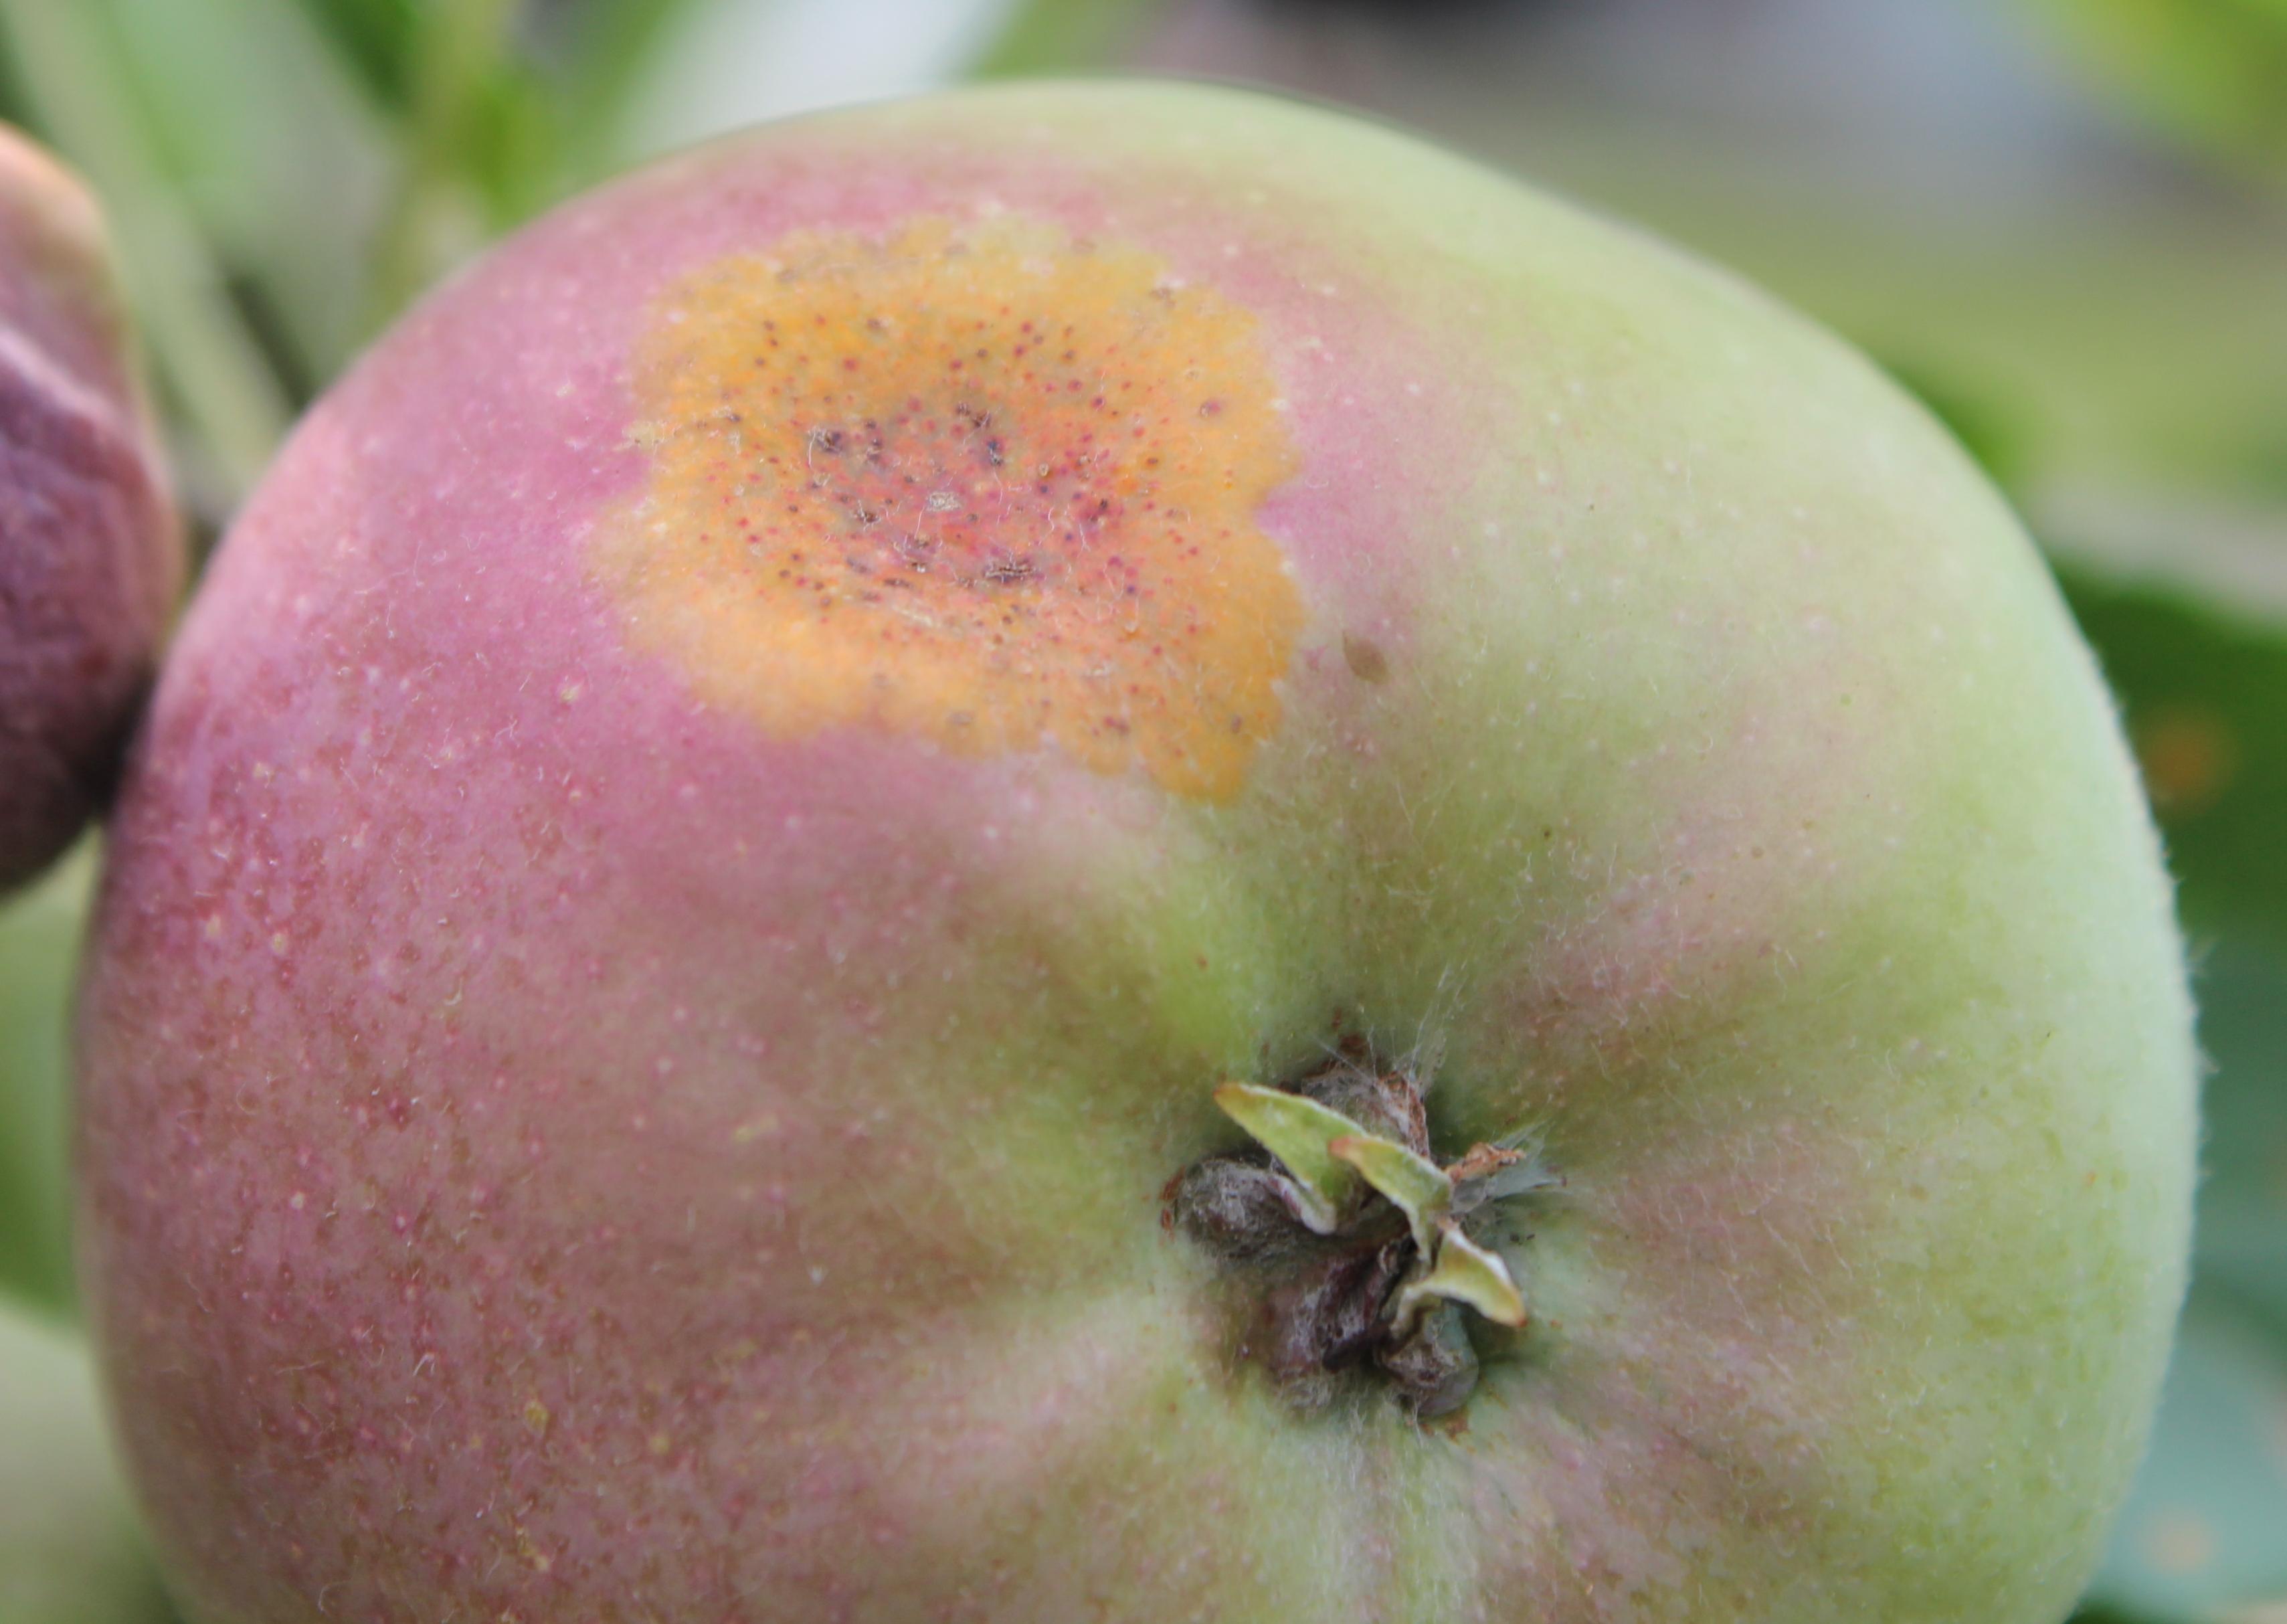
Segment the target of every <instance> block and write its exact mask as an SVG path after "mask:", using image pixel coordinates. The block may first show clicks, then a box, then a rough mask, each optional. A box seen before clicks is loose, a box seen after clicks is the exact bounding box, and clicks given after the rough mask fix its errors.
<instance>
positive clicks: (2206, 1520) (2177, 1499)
mask: <svg viewBox="0 0 2287 1624" xmlns="http://www.w3.org/2000/svg"><path fill="white" fill-rule="evenodd" d="M2196 986H2197V991H2198V994H2199V997H2200V1010H2201V1013H2200V1036H2201V1041H2202V1043H2203V1045H2204V1048H2205V1050H2206V1051H2207V1053H2208V1056H2209V1058H2210V1060H2211V1062H2212V1066H2213V1067H2214V1074H2213V1076H2212V1079H2211V1080H2210V1081H2209V1084H2208V1088H2207V1090H2206V1097H2205V1099H2204V1110H2205V1114H2206V1119H2207V1134H2206V1145H2205V1152H2204V1164H2205V1165H2204V1172H2205V1177H2204V1181H2203V1183H2202V1184H2201V1189H2200V1197H2199V1226H2198V1230H2197V1232H2196V1242H2195V1257H2194V1285H2193V1289H2192V1297H2191V1302H2190V1303H2189V1305H2188V1308H2187V1310H2186V1313H2185V1318H2184V1325H2183V1330H2182V1335H2181V1338H2180V1342H2179V1343H2178V1346H2177V1352H2176V1359H2175V1363H2174V1364H2173V1366H2172V1367H2171V1369H2170V1372H2169V1375H2168V1384H2167V1390H2166V1392H2165V1394H2164V1397H2163V1398H2162V1401H2161V1407H2160V1415H2159V1420H2158V1422H2157V1424H2156V1428H2155V1430H2154V1434H2153V1442H2152V1448H2151V1453H2150V1454H2149V1456H2148V1457H2147V1459H2146V1461H2145V1464H2144V1468H2143V1470H2142V1471H2141V1473H2140V1474H2139V1476H2138V1477H2137V1480H2136V1484H2135V1486H2134V1488H2133V1490H2132V1492H2131V1493H2130V1497H2129V1502H2128V1505H2127V1508H2126V1509H2125V1511H2124V1513H2123V1514H2122V1517H2121V1520H2120V1523H2119V1525H2118V1526H2117V1529H2116V1531H2115V1533H2114V1538H2113V1544H2112V1549H2111V1550H2110V1552H2109V1555H2108V1557H2107V1558H2106V1564H2105V1567H2104V1571H2103V1573H2102V1574H2101V1577H2100V1580H2099V1581H2098V1584H2097V1586H2096V1588H2095V1591H2094V1594H2095V1596H2097V1597H2098V1598H2099V1599H2101V1600H2102V1601H2103V1602H2105V1603H2107V1604H2109V1605H2112V1606H2114V1607H2117V1608H2119V1609H2122V1610H2123V1611H2124V1612H2125V1613H2126V1614H2127V1615H2131V1616H2133V1617H2136V1618H2139V1619H2149V1620H2154V1621H2155V1624H2236V1621H2237V1620H2249V1621H2250V1624H2252V1621H2253V1620H2256V1619H2257V1618H2259V1617H2260V1616H2263V1615H2262V1614H2260V1613H2259V1612H2258V1611H2257V1610H2258V1609H2259V1607H2260V1606H2261V1605H2262V1604H2270V1605H2272V1606H2274V1607H2278V1606H2281V1605H2283V1604H2287V1538H2283V1536H2282V1531H2283V1530H2287V954H2283V953H2281V952H2278V951H2274V950H2272V949H2270V948H2267V947H2251V946H2249V945H2246V944H2243V943H2230V942H2227V943H2224V944H2222V945H2220V946H2218V947H2215V948H2213V949H2212V951H2211V952H2209V953H2208V954H2207V955H2205V959H2204V963H2202V964H2201V965H2200V966H2199V967H2198V972H2197V978H2196ZM2271 1616H2274V1617H2276V1616H2279V1615H2278V1614H2276V1613H2275V1614H2273V1615H2271Z"/></svg>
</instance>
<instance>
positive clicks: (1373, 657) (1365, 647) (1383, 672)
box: [1342, 631, 1389, 683]
mask: <svg viewBox="0 0 2287 1624" xmlns="http://www.w3.org/2000/svg"><path fill="white" fill-rule="evenodd" d="M1342 663H1343V664H1344V665H1347V666H1349V668H1350V675H1351V676H1353V677H1357V679H1358V680H1359V681H1360V682H1367V683H1381V682H1387V681H1388V680H1389V655H1388V654H1384V653H1383V652H1382V649H1381V644H1379V643H1376V642H1375V641H1373V638H1366V637H1361V636H1360V635H1359V634H1357V632H1355V631H1345V632H1344V633H1342Z"/></svg>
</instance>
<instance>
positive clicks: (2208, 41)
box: [2036, 0, 2287, 180]
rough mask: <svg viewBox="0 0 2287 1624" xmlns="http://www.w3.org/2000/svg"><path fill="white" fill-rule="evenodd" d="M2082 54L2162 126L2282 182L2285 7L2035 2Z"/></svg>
mask: <svg viewBox="0 0 2287 1624" xmlns="http://www.w3.org/2000/svg"><path fill="white" fill-rule="evenodd" d="M2036 4H2037V9H2038V11H2039V12H2043V13H2045V14H2046V15H2047V16H2048V17H2049V18H2051V19H2052V20H2054V22H2056V23H2057V24H2058V25H2059V26H2060V27H2061V28H2062V29H2063V31H2064V32H2065V34H2066V36H2067V37H2068V38H2069V40H2070V41H2071V42H2072V43H2073V44H2074V45H2075V46H2076V47H2077V51H2078V54H2079V55H2080V56H2081V57H2082V58H2083V59H2085V61H2086V62H2088V64H2089V65H2090V66H2091V67H2093V68H2094V69H2095V70H2096V71H2097V72H2098V73H2099V74H2100V75H2101V76H2102V77H2103V78H2105V79H2106V80H2108V81H2109V82H2110V83H2113V84H2116V85H2117V86H2118V87H2120V89H2121V90H2122V91H2125V93H2126V94H2127V95H2128V96H2129V97H2130V98H2131V99H2133V101H2134V102H2135V103H2136V104H2137V105H2138V106H2140V107H2142V108H2144V109H2145V110H2146V111H2147V112H2148V113H2149V114H2150V115H2153V116H2154V117H2155V118H2156V119H2157V120H2159V121H2160V122H2161V123H2164V125H2166V126H2167V127H2169V128H2171V129H2173V130H2176V131H2180V132H2182V133H2184V134H2187V135H2189V136H2191V137H2194V138H2196V139H2199V140H2202V141H2204V142H2206V143H2208V144H2210V145H2212V146H2215V147H2221V148H2224V149H2226V150H2228V151H2231V152H2234V153H2237V154H2242V155H2243V156H2245V157H2247V158H2249V159H2251V160H2252V161H2253V162H2255V163H2257V164H2258V165H2259V166H2261V167H2263V168H2265V169H2267V170H2269V171H2270V172H2271V173H2272V174H2274V175H2275V177H2277V178H2280V179H2283V180H2287V4H2282V0H2036Z"/></svg>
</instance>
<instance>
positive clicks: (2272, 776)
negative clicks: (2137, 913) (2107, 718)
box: [2061, 566, 2287, 1249]
mask: <svg viewBox="0 0 2287 1624" xmlns="http://www.w3.org/2000/svg"><path fill="white" fill-rule="evenodd" d="M2061 573H2062V574H2063V578H2064V582H2065V589H2066V595H2067V597H2068V598H2069V600H2070V601H2071V604H2072V607H2073V612H2074V614H2076V615H2077V616H2078V617H2079V620H2080V623H2081V627H2082V630H2085V632H2086V633H2087V634H2088V638H2089V640H2090V641H2091V642H2092V643H2093V644H2094V645H2095V646H2096V648H2097V651H2098V654H2099V655H2100V656H2101V659H2102V660H2103V661H2104V669H2105V675H2106V677H2109V679H2110V681H2111V683H2112V685H2113V688H2114V691H2115V692H2116V693H2118V694H2119V696H2120V699H2121V702H2122V706H2123V709H2124V711H2125V720H2126V723H2127V726H2128V733H2129V737H2130V738H2131V739H2132V740H2133V741H2134V743H2135V746H2136V752H2137V756H2138V757H2139V759H2140V760H2141V762H2142V764H2143V766H2144V775H2145V781H2146V783H2147V785H2148V786H2149V788H2150V790H2151V792H2152V799H2153V804H2154V807H2155V809H2156V812H2158V814H2159V818H2160V824H2161V828H2162V831H2163V832H2164V834H2165V836H2166V837H2167V841H2168V851H2169V860H2170V863H2171V866H2172V867H2173V869H2174V870H2175V873H2176V875H2177V876H2178V878H2179V880H2180V882H2181V885H2182V891H2181V898H2182V906H2183V911H2184V917H2185V921H2186V923H2187V924H2188V927H2189V929H2190V930H2191V931H2192V932H2193V934H2194V936H2195V938H2197V937H2198V936H2199V935H2200V934H2201V933H2203V932H2209V933H2213V932H2222V933H2224V934H2226V935H2228V936H2230V937H2235V938H2236V937H2238V936H2242V935H2244V936H2248V937H2251V938H2253V939H2257V940H2263V941H2268V942H2270V943H2271V944H2273V945H2274V946H2275V947H2277V948H2279V949H2280V950H2282V951H2287V626H2280V625H2276V624H2273V625H2267V624H2264V623H2263V622H2259V621H2257V620H2255V619H2253V618H2242V617H2239V616H2236V615H2230V614H2223V613H2221V612H2219V611H2217V610H2215V609H2212V608H2210V607H2208V606H2204V605H2202V604H2201V603H2199V602H2197V601H2196V600H2195V599H2194V598H2190V597H2188V596H2185V595H2181V594H2178V593H2175V592H2172V591H2170V590H2167V589H2165V588H2162V587H2156V586H2154V585H2151V584H2149V583H2144V582H2120V581H2112V580H2108V579H2106V578H2104V577H2102V576H2101V575H2099V574H2094V573H2093V572H2090V571H2087V570H2085V569H2078V568H2074V567H2072V566H2065V567H2064V568H2063V569H2062V571H2061ZM2281 1081H2282V1082H2283V1085H2287V1077H2283V1078H2282V1080H2281ZM2282 1245H2283V1249H2287V1232H2283V1242H2282Z"/></svg>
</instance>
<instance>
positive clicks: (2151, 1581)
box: [2093, 1291, 2287, 1624]
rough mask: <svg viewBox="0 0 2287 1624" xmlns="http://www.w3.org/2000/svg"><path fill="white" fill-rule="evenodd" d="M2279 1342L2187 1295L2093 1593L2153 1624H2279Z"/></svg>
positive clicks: (2282, 1578) (2283, 1598) (2283, 1476)
mask: <svg viewBox="0 0 2287 1624" xmlns="http://www.w3.org/2000/svg"><path fill="white" fill-rule="evenodd" d="M2283 1530H2287V1343H2283V1342H2282V1341H2281V1339H2280V1337H2279V1336H2278V1335H2275V1333H2274V1332H2273V1331H2272V1329H2271V1328H2270V1327H2266V1326H2263V1325H2261V1324H2259V1323H2257V1322H2255V1321H2253V1320H2251V1319H2249V1318H2247V1317H2246V1316H2244V1315H2243V1314H2241V1313H2239V1312H2238V1311H2236V1310H2235V1309H2234V1308H2233V1307H2232V1306H2230V1305H2229V1304H2228V1303H2220V1302H2218V1301H2216V1300H2215V1299H2213V1298H2212V1296H2211V1295H2209V1294H2207V1293H2205V1292H2204V1291H2200V1292H2195V1293H2194V1294H2193V1296H2192V1300H2191V1303H2190V1304H2189V1306H2188V1308H2187V1310H2186V1312H2185V1316H2184V1325H2183V1330H2182V1333H2181V1335H2180V1339H2179V1341H2178V1343H2177V1344H2176V1357H2175V1361H2174V1363H2173V1364H2172V1365H2171V1366H2170V1367H2169V1371H2168V1385H2167V1390H2166V1392H2165V1393H2164V1396H2163V1398H2162V1399H2161V1406H2160V1421H2159V1425H2158V1427H2157V1429H2156V1431H2155V1433H2154V1436H2153V1441H2152V1450H2151V1453H2150V1454H2149V1455H2148V1456H2147V1457H2146V1459H2145V1462H2144V1468H2143V1470H2142V1471H2141V1473H2140V1474H2139V1475H2138V1477H2137V1479H2136V1484H2135V1487H2134V1488H2133V1491H2132V1492H2131V1493H2130V1495H2129V1500H2128V1505H2127V1507H2126V1509H2125V1510H2124V1511H2123V1513H2122V1515H2121V1519H2120V1522H2119V1525H2117V1528H2116V1530H2115V1532H2114V1536H2113V1541H2112V1546H2111V1549H2110V1550H2109V1552H2108V1553H2107V1556H2106V1559H2105V1565H2104V1568H2103V1571H2102V1572H2101V1573H2100V1574H2099V1575H2098V1578H2097V1581H2096V1585H2095V1587H2094V1588H2093V1596H2094V1597H2095V1598H2096V1599H2097V1600H2098V1601H2099V1602H2100V1603H2101V1604H2102V1605H2104V1606H2106V1607H2109V1608H2110V1609H2112V1610H2114V1611H2115V1612H2117V1614H2119V1615H2121V1616H2124V1617H2126V1618H2133V1619H2136V1620H2150V1621H2151V1624H2257V1621H2258V1620H2278V1619H2281V1618H2287V1538H2283V1537H2282V1531H2283Z"/></svg>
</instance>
